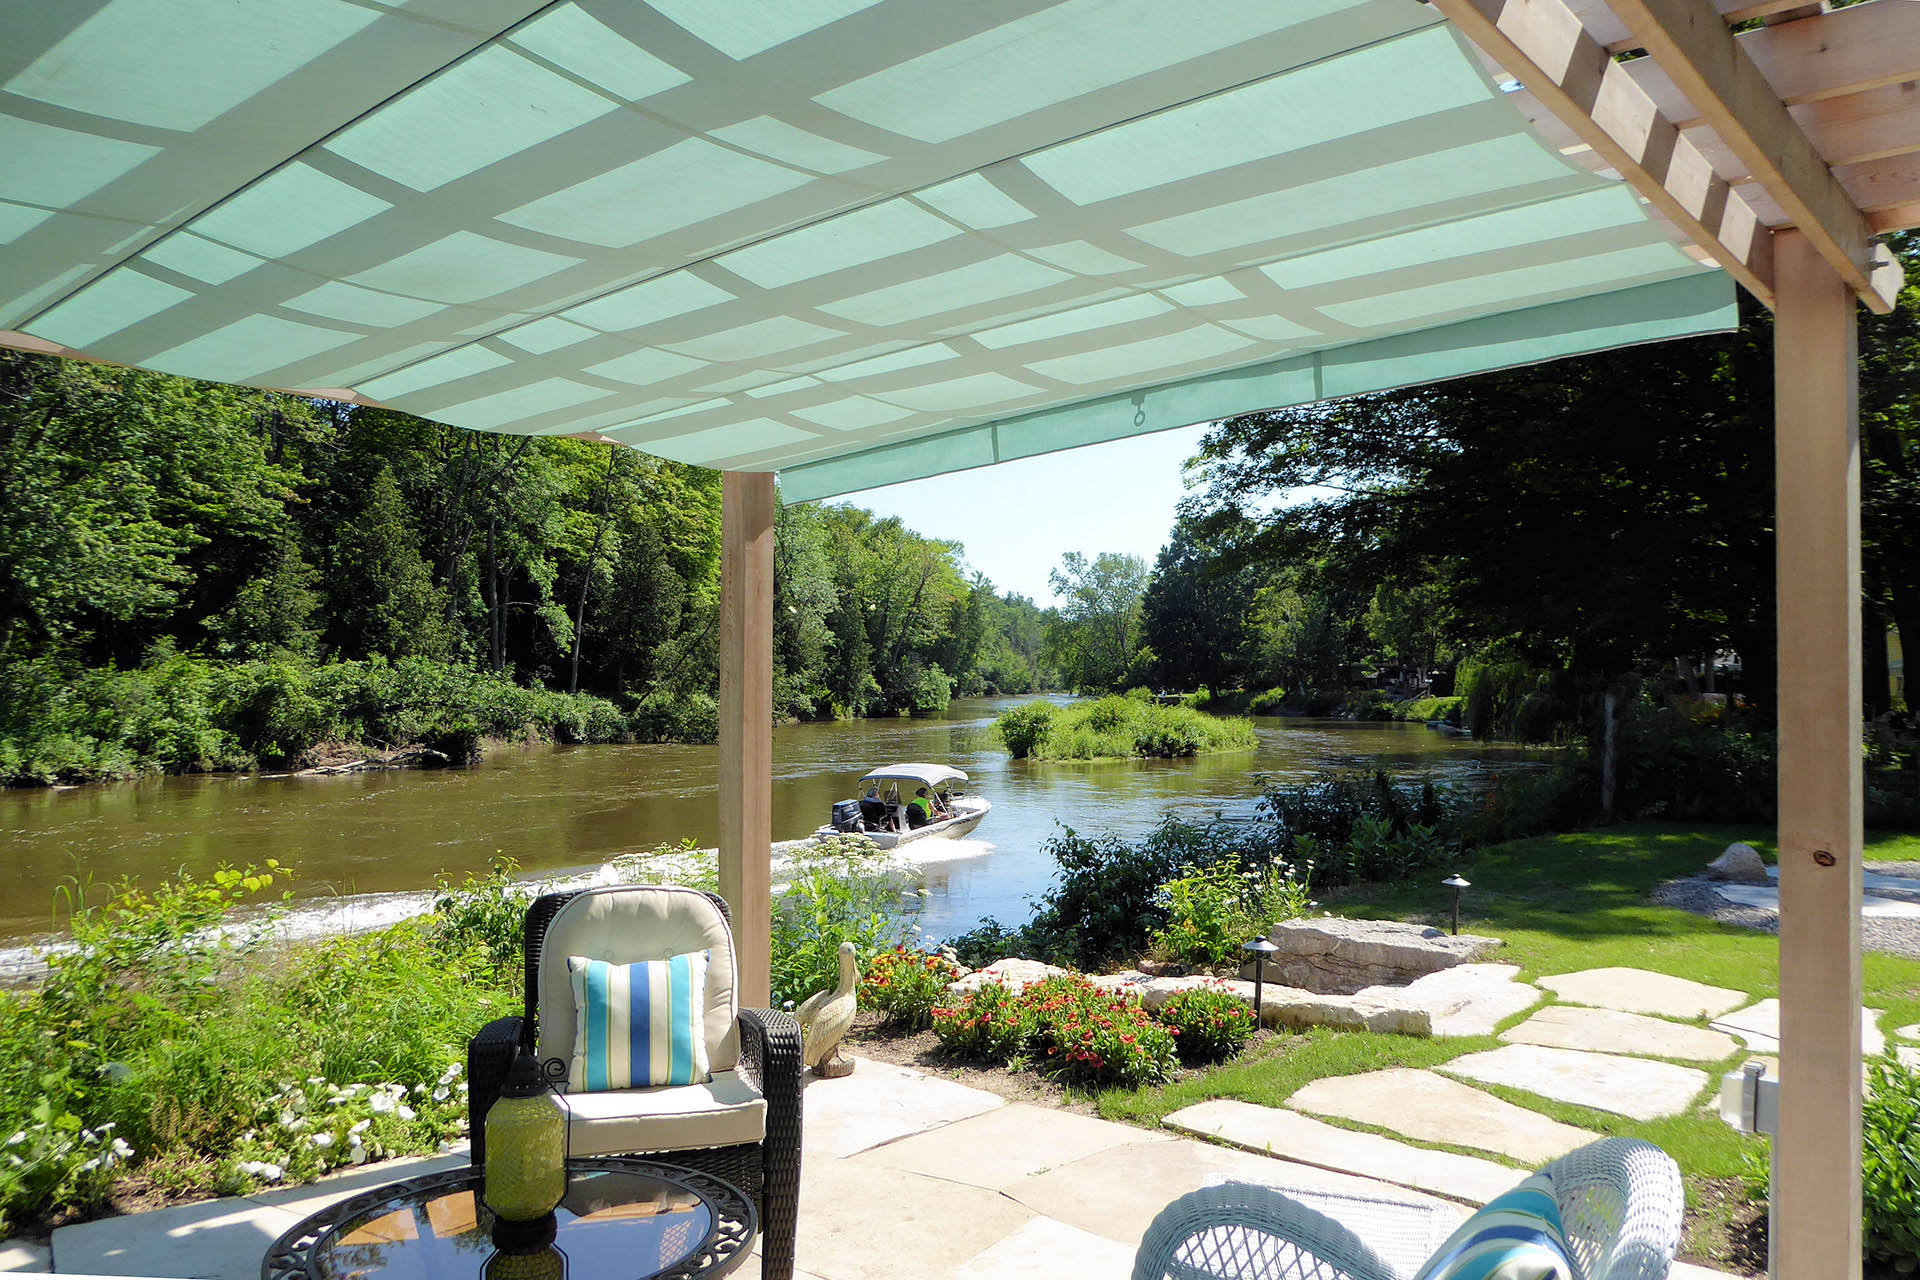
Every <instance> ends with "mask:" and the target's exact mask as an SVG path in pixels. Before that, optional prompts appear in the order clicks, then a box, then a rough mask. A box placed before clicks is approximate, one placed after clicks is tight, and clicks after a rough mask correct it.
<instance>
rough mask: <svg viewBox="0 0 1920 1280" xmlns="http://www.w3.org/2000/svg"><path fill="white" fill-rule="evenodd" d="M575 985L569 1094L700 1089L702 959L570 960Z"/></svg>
mask: <svg viewBox="0 0 1920 1280" xmlns="http://www.w3.org/2000/svg"><path fill="white" fill-rule="evenodd" d="M567 977H568V980H569V981H570V982H572V984H573V1010H574V1023H573V1061H572V1062H571V1063H570V1064H569V1067H568V1071H567V1089H568V1091H569V1092H572V1093H594V1092H598V1091H600V1090H603V1089H644V1088H646V1087H647V1086H649V1085H656V1084H704V1083H705V1082H706V1081H708V1080H710V1079H712V1078H713V1073H712V1071H711V1070H710V1069H709V1068H708V1065H707V1037H706V1015H707V953H706V952H704V951H690V952H688V953H687V954H686V955H679V956H669V957H668V958H667V959H665V960H643V961H640V962H639V963H637V964H608V963H607V962H606V961H605V960H589V959H587V957H585V956H568V957H567Z"/></svg>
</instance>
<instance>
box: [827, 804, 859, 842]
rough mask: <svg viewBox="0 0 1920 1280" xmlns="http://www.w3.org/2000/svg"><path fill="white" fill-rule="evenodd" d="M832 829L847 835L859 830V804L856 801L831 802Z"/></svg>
mask: <svg viewBox="0 0 1920 1280" xmlns="http://www.w3.org/2000/svg"><path fill="white" fill-rule="evenodd" d="M833 829H834V830H835V831H838V832H841V833H843V834H848V835H850V834H852V833H853V832H856V831H858V830H860V802H859V801H858V800H835V801H834V802H833Z"/></svg>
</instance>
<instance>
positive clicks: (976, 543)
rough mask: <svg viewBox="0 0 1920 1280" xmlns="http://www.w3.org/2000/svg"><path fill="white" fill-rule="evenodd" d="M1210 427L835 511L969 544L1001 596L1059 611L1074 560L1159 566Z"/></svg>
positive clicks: (924, 486) (973, 560)
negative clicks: (1055, 575)
mask: <svg viewBox="0 0 1920 1280" xmlns="http://www.w3.org/2000/svg"><path fill="white" fill-rule="evenodd" d="M1207 425H1208V424H1204V423H1203V424H1202V425H1200V426H1197V427H1180V428H1177V429H1175V430H1172V431H1160V432H1156V433H1154V434H1152V435H1145V436H1134V437H1131V438H1129V439H1126V440H1115V441H1111V442H1110V443H1107V444H1096V445H1088V446H1087V447H1086V448H1084V449H1070V450H1067V451H1065V452H1062V453H1050V454H1046V455H1043V456H1041V457H1038V458H1023V459H1021V460H1019V461H1017V462H1003V463H1001V464H1000V465H998V466H994V467H980V468H977V469H975V470H972V471H957V472H955V473H953V474H952V475H945V476H930V477H928V478H927V479H925V480H912V481H909V482H907V483H906V484H892V485H887V486H886V487H884V488H880V489H868V490H866V491H865V492H862V493H850V494H847V495H845V496H844V497H842V498H836V499H834V501H836V502H845V503H848V504H850V505H853V506H858V507H865V508H867V509H868V510H870V511H872V512H874V513H876V514H877V515H881V516H899V517H900V519H901V520H902V521H903V522H905V524H906V526H907V527H908V528H910V529H913V530H916V531H917V532H919V533H923V534H926V535H927V536H928V537H931V538H945V539H950V540H952V541H955V542H960V543H964V544H965V546H966V551H967V563H968V565H969V566H971V567H972V568H974V569H978V570H980V571H981V572H982V573H985V574H986V575H987V576H988V577H989V578H991V579H993V585H994V586H995V587H996V588H998V589H999V590H1000V591H1001V592H1002V593H1005V592H1009V591H1017V592H1019V593H1020V594H1021V595H1027V596H1032V597H1033V598H1034V599H1035V600H1037V601H1039V602H1040V603H1041V604H1043V605H1045V604H1050V603H1053V592H1052V590H1051V589H1050V588H1049V587H1048V586H1047V572H1048V571H1049V570H1050V569H1052V568H1054V566H1056V565H1058V564H1059V563H1060V557H1061V556H1063V555H1065V554H1066V553H1067V552H1069V551H1084V552H1086V553H1087V555H1089V556H1093V555H1096V554H1098V553H1099V552H1102V551H1124V552H1129V553H1131V554H1133V555H1136V556H1139V557H1140V558H1141V559H1143V560H1145V561H1146V562H1147V566H1148V567H1149V568H1151V567H1152V566H1153V560H1154V557H1155V556H1156V555H1158V554H1159V551H1160V547H1161V546H1162V544H1164V543H1165V542H1166V540H1167V532H1168V530H1170V529H1171V528H1172V527H1173V512H1174V508H1175V507H1176V506H1178V505H1179V503H1180V499H1181V498H1182V497H1183V496H1185V492H1186V491H1185V489H1184V488H1183V487H1182V485H1181V473H1180V464H1181V463H1182V462H1184V461H1186V459H1188V458H1189V457H1191V456H1192V455H1193V454H1194V452H1195V451H1196V450H1197V449H1198V448H1199V447H1200V437H1201V436H1203V435H1205V434H1206V430H1207Z"/></svg>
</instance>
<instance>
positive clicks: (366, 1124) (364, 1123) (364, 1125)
mask: <svg viewBox="0 0 1920 1280" xmlns="http://www.w3.org/2000/svg"><path fill="white" fill-rule="evenodd" d="M372 1127H373V1121H371V1120H358V1121H355V1122H354V1125H353V1127H352V1128H351V1129H348V1130H347V1135H348V1136H349V1137H358V1136H359V1135H361V1134H363V1133H365V1132H366V1131H367V1130H368V1129H371V1128H372Z"/></svg>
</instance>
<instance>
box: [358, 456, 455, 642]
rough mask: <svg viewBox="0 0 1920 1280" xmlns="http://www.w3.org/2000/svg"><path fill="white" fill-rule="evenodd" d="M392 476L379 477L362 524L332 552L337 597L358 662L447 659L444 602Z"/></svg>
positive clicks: (382, 474) (385, 473)
mask: <svg viewBox="0 0 1920 1280" xmlns="http://www.w3.org/2000/svg"><path fill="white" fill-rule="evenodd" d="M418 537H419V535H418V534H416V533H415V532H414V529H413V526H412V524H411V523H410V522H409V521H408V519H407V509H406V500H405V498H404V497H403V496H402V495H401V493H400V485H399V482H398V481H396V480H395V479H394V478H393V472H392V471H390V470H388V469H386V468H384V467H383V468H382V469H381V471H380V474H379V475H377V476H375V477H374V481H373V488H372V490H371V491H370V492H369V493H368V494H367V501H366V506H365V507H364V508H363V509H362V511H361V515H360V518H359V519H358V520H356V521H355V522H353V523H352V524H350V525H348V526H347V527H346V528H345V529H343V530H342V531H341V535H340V540H339V542H338V543H336V544H335V546H334V576H333V598H334V603H335V610H336V615H337V617H338V619H339V624H340V627H341V629H342V631H343V634H344V636H345V637H346V643H344V644H343V645H342V648H344V649H346V650H348V651H349V652H351V653H352V654H353V655H354V656H356V657H358V656H364V655H370V654H376V653H377V654H384V655H385V656H387V657H389V658H404V657H422V658H445V657H446V656H447V651H448V648H449V635H448V627H447V623H446V618H445V598H444V594H443V593H442V592H441V590H440V589H439V588H438V587H436V586H435V585H434V582H433V573H432V571H431V570H430V569H429V568H428V567H427V562H426V560H425V558H424V557H422V556H421V554H420V548H419V545H418Z"/></svg>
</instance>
